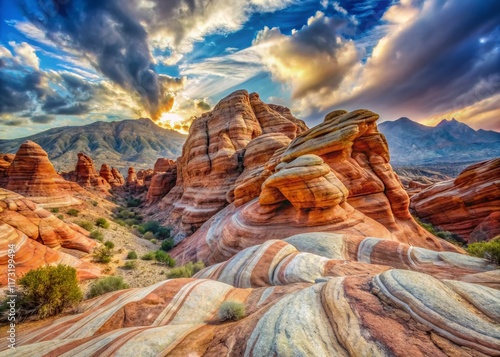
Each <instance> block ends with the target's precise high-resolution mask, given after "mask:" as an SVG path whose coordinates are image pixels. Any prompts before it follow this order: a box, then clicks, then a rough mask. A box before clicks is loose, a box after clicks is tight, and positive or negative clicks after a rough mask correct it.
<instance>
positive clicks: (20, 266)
mask: <svg viewBox="0 0 500 357" xmlns="http://www.w3.org/2000/svg"><path fill="white" fill-rule="evenodd" d="M83 233H85V234H87V235H88V232H87V231H85V230H83V229H81V228H80V227H78V226H71V225H67V224H66V223H64V222H63V221H61V220H59V219H58V218H56V217H55V216H54V215H52V214H51V213H50V212H49V211H46V210H44V209H42V208H41V207H40V206H39V205H37V204H35V203H33V202H32V201H30V200H28V199H26V198H24V197H23V196H21V195H18V194H16V193H14V192H11V191H8V190H5V189H0V252H1V253H0V266H1V267H2V269H1V271H2V275H1V276H0V285H5V284H6V282H7V269H6V268H5V267H6V264H7V260H8V257H7V248H8V245H9V244H15V245H16V259H15V261H16V276H17V277H21V276H22V275H24V274H25V273H26V272H27V271H28V270H30V269H34V268H37V267H39V266H42V265H46V264H58V263H61V264H68V265H71V266H73V267H75V268H77V269H78V273H79V277H80V278H82V279H88V278H95V277H97V276H98V275H99V269H98V268H97V267H94V266H93V265H91V264H89V263H83V262H82V261H81V260H79V259H78V258H75V257H73V256H71V255H68V254H65V253H62V252H59V251H58V250H57V249H59V248H61V247H63V248H68V249H77V250H80V251H83V252H87V253H89V252H90V251H91V250H92V249H93V248H94V247H95V245H96V243H95V241H93V240H92V239H89V238H87V237H86V236H85V235H84V234H83Z"/></svg>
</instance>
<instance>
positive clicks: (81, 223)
mask: <svg viewBox="0 0 500 357" xmlns="http://www.w3.org/2000/svg"><path fill="white" fill-rule="evenodd" d="M76 224H78V225H79V226H80V227H82V228H83V229H86V230H87V231H89V232H90V231H91V230H92V228H94V224H93V223H92V222H89V221H78V222H76Z"/></svg>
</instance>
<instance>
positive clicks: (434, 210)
mask: <svg viewBox="0 0 500 357" xmlns="http://www.w3.org/2000/svg"><path fill="white" fill-rule="evenodd" d="M499 177H500V158H498V159H494V160H490V161H485V162H482V163H478V164H475V165H471V166H469V167H467V168H466V169H465V170H464V171H462V172H461V173H460V175H458V177H457V178H456V179H455V180H449V181H445V182H440V183H437V184H434V185H432V186H431V187H429V188H427V189H425V190H423V191H421V192H420V193H418V194H416V195H414V196H412V198H411V208H412V209H413V210H414V211H415V213H416V214H417V216H418V217H419V218H421V219H423V220H425V221H428V222H430V223H432V224H434V225H435V226H438V227H440V228H441V229H443V230H447V231H450V232H452V233H455V234H457V235H458V236H460V237H461V238H462V239H464V240H466V241H469V239H471V234H472V232H473V231H474V230H475V229H476V228H477V227H479V226H480V225H481V224H482V223H483V221H484V222H485V223H484V225H483V226H482V227H480V228H478V231H477V232H476V233H475V234H473V235H472V239H471V241H477V240H489V239H491V238H494V237H495V236H496V235H498V234H499V233H500V223H499V219H498V214H497V215H493V216H490V215H491V214H493V213H495V212H497V213H498V212H499V211H500V181H499V179H498V178H499ZM484 227H487V228H488V229H487V230H486V231H485V230H484Z"/></svg>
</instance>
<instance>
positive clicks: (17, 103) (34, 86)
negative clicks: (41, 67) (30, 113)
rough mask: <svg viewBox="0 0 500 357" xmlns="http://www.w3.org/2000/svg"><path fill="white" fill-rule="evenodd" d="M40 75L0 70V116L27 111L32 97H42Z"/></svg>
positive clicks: (31, 102) (42, 90)
mask: <svg viewBox="0 0 500 357" xmlns="http://www.w3.org/2000/svg"><path fill="white" fill-rule="evenodd" d="M44 93H45V91H44V88H43V86H42V75H41V74H40V73H38V72H33V73H24V72H20V71H14V72H13V71H12V70H11V68H0V114H5V113H13V112H17V111H21V110H29V109H30V108H31V107H32V105H33V97H38V96H43V95H44Z"/></svg>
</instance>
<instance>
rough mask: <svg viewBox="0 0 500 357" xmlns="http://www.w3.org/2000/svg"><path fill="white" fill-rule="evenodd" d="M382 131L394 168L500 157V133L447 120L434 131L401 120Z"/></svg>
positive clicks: (407, 120) (385, 124) (383, 128)
mask: <svg viewBox="0 0 500 357" xmlns="http://www.w3.org/2000/svg"><path fill="white" fill-rule="evenodd" d="M378 128H379V131H380V132H382V133H383V134H384V135H385V137H386V138H387V142H388V143H389V152H390V154H391V163H392V164H394V165H400V166H401V165H405V166H418V165H431V164H437V163H466V162H477V161H483V160H487V159H492V158H495V157H499V156H500V133H498V132H496V131H491V130H483V129H480V130H474V129H472V128H471V127H470V126H468V125H466V124H464V123H461V122H459V121H457V120H455V119H452V120H446V119H444V120H442V121H441V122H440V123H439V124H438V125H436V126H435V127H430V126H425V125H422V124H419V123H416V122H414V121H412V120H410V119H408V118H399V119H398V120H395V121H386V122H383V123H381V124H379V125H378Z"/></svg>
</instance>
